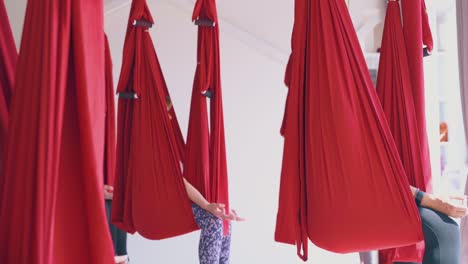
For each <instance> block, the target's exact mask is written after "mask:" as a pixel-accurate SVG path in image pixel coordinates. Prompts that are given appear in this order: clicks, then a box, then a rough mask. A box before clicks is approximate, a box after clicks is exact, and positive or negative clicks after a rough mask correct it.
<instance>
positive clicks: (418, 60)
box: [401, 0, 434, 192]
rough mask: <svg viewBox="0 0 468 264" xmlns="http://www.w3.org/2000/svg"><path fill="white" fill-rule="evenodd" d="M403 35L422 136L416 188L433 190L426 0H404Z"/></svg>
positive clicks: (402, 3) (430, 35)
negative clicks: (425, 65)
mask: <svg viewBox="0 0 468 264" xmlns="http://www.w3.org/2000/svg"><path fill="white" fill-rule="evenodd" d="M401 8H402V15H403V34H404V37H405V45H406V54H407V58H408V66H409V73H410V75H409V76H410V81H411V91H412V93H413V100H414V107H415V111H416V125H417V131H418V135H419V141H420V144H419V148H420V150H419V152H420V154H419V155H421V157H422V159H423V161H424V166H423V167H422V173H423V175H424V185H418V186H415V187H418V188H420V189H421V190H423V191H427V192H431V191H432V174H431V164H430V157H429V144H428V138H427V132H426V106H425V101H426V97H425V93H424V68H423V52H422V50H423V45H426V46H427V49H428V51H432V48H433V46H434V45H433V40H432V34H431V30H430V27H429V19H428V16H427V12H426V4H425V1H424V0H402V1H401Z"/></svg>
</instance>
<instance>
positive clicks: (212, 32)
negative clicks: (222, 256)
mask: <svg viewBox="0 0 468 264" xmlns="http://www.w3.org/2000/svg"><path fill="white" fill-rule="evenodd" d="M192 19H193V20H194V21H195V23H196V24H198V25H199V27H198V50H197V62H198V63H197V68H196V72H195V78H194V82H193V90H192V102H191V105H190V119H189V127H188V132H187V152H186V153H187V155H186V159H185V164H184V177H185V178H186V179H187V180H188V181H189V182H190V183H192V184H193V186H194V187H195V188H196V189H198V190H199V191H200V192H201V194H202V195H203V196H204V197H205V198H206V199H207V200H208V201H209V202H212V203H222V204H224V205H226V210H229V194H228V173H227V163H226V145H225V136H224V117H223V98H222V89H221V75H220V72H221V69H220V54H219V23H218V16H217V11H216V2H215V0H197V2H196V4H195V8H194V11H193V17H192ZM207 98H211V99H210V120H209V121H208V109H207ZM228 232H229V225H228V222H227V221H225V222H224V234H227V233H228Z"/></svg>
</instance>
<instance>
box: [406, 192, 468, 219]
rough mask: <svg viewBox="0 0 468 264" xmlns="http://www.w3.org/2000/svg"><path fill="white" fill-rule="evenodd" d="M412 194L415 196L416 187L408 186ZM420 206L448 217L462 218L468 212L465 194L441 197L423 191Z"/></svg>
mask: <svg viewBox="0 0 468 264" xmlns="http://www.w3.org/2000/svg"><path fill="white" fill-rule="evenodd" d="M410 188H411V192H412V193H413V196H416V193H417V192H418V189H417V188H415V187H413V186H410ZM421 206H423V207H426V208H430V209H432V210H435V211H437V212H441V213H443V214H446V215H448V216H450V217H454V218H462V217H464V216H466V215H467V214H468V208H467V204H466V196H456V195H455V196H450V197H449V198H448V199H442V198H440V197H438V196H436V195H433V194H428V193H424V196H423V198H422V200H421Z"/></svg>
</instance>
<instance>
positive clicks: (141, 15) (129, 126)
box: [112, 0, 198, 239]
mask: <svg viewBox="0 0 468 264" xmlns="http://www.w3.org/2000/svg"><path fill="white" fill-rule="evenodd" d="M152 24H153V18H152V17H151V14H150V12H149V9H148V7H147V5H146V2H145V1H144V0H134V1H133V3H132V7H131V10H130V16H129V20H128V28H127V35H126V37H125V44H124V51H123V63H122V70H121V73H120V80H119V84H118V87H117V92H118V93H119V107H118V124H117V129H118V133H117V168H116V179H115V188H114V202H113V208H112V220H113V222H114V223H115V224H116V225H118V226H120V227H121V228H122V229H124V230H126V231H128V232H131V233H134V232H138V233H140V234H141V235H142V236H144V237H146V238H149V239H164V238H169V237H174V236H178V235H181V234H185V233H188V232H191V231H194V230H196V229H198V227H197V225H196V223H195V221H194V219H193V213H192V209H191V205H190V201H189V199H188V197H187V193H186V191H185V188H184V184H183V180H182V171H181V164H180V161H181V158H182V153H181V148H180V147H181V145H180V144H179V143H180V140H178V138H177V137H178V136H179V135H181V133H179V132H178V130H180V129H179V127H178V125H177V118H176V115H175V112H174V111H173V110H171V111H170V112H169V113H168V110H167V103H166V100H168V98H169V93H168V90H167V87H166V83H165V81H164V77H163V74H162V71H161V67H160V65H159V61H158V58H157V55H156V52H155V50H154V46H153V42H152V41H151V37H150V34H149V33H148V30H149V27H151V26H152ZM136 97H137V98H136Z"/></svg>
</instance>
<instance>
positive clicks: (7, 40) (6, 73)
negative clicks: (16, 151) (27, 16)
mask: <svg viewBox="0 0 468 264" xmlns="http://www.w3.org/2000/svg"><path fill="white" fill-rule="evenodd" d="M0 36H2V37H1V38H0V163H1V161H2V160H3V149H4V148H5V144H6V141H5V140H6V138H7V131H8V113H9V111H10V110H9V109H10V101H11V95H12V91H13V78H14V75H15V68H16V62H17V60H18V53H17V51H16V46H15V40H14V38H13V32H11V28H10V22H9V21H8V14H7V11H6V8H5V4H4V2H3V1H0ZM0 168H1V167H0Z"/></svg>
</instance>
